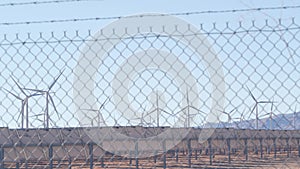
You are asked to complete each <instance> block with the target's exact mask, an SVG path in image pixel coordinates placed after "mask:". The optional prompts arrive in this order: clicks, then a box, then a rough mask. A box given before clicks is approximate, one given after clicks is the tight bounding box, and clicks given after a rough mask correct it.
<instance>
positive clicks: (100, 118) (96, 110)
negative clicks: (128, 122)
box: [81, 97, 116, 127]
mask: <svg viewBox="0 0 300 169" xmlns="http://www.w3.org/2000/svg"><path fill="white" fill-rule="evenodd" d="M107 100H109V97H107V98H106V100H105V101H104V102H103V103H102V104H101V105H100V107H99V109H81V110H87V111H93V112H97V120H98V127H100V122H101V121H103V123H104V125H105V126H106V123H105V121H104V119H103V116H102V114H101V112H100V110H101V109H102V108H103V107H104V105H105V103H106V102H107ZM114 120H115V119H114ZM115 122H116V121H115ZM93 125H94V123H93V119H92V126H93Z"/></svg>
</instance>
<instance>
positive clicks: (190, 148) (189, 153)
mask: <svg viewBox="0 0 300 169" xmlns="http://www.w3.org/2000/svg"><path fill="white" fill-rule="evenodd" d="M187 147H188V166H189V168H191V166H192V162H191V156H192V147H191V139H188V140H187Z"/></svg>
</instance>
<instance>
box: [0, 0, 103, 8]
mask: <svg viewBox="0 0 300 169" xmlns="http://www.w3.org/2000/svg"><path fill="white" fill-rule="evenodd" d="M84 1H85V2H87V1H103V0H52V1H30V2H11V3H3V4H0V7H7V6H25V5H40V4H57V3H67V2H84Z"/></svg>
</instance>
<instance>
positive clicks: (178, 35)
mask: <svg viewBox="0 0 300 169" xmlns="http://www.w3.org/2000/svg"><path fill="white" fill-rule="evenodd" d="M291 30H300V26H297V27H292V28H284V29H255V30H254V29H250V30H242V31H232V32H203V33H202V32H201V33H200V32H199V33H194V34H173V35H161V34H159V35H158V34H154V33H148V34H141V35H138V36H134V37H127V38H123V39H124V40H126V39H145V38H160V37H161V38H163V37H180V38H181V37H187V36H197V35H200V34H201V35H221V34H223V35H234V34H241V33H256V32H282V31H291ZM115 39H121V38H102V39H80V40H78V39H77V40H75V39H68V40H49V41H46V40H45V41H21V42H11V43H0V46H11V45H20V44H21V45H26V44H41V43H47V44H49V43H65V42H97V41H104V40H105V41H106V40H115Z"/></svg>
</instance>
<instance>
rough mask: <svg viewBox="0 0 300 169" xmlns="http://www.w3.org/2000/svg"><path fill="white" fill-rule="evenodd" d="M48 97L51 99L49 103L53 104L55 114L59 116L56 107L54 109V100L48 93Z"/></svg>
mask: <svg viewBox="0 0 300 169" xmlns="http://www.w3.org/2000/svg"><path fill="white" fill-rule="evenodd" d="M49 98H50V101H51V103H52V105H53V108H54V110H55V112H56V114H57V116H58V117H59V113H58V111H57V109H56V107H55V104H54V101H53V99H52V97H51V95H49Z"/></svg>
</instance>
